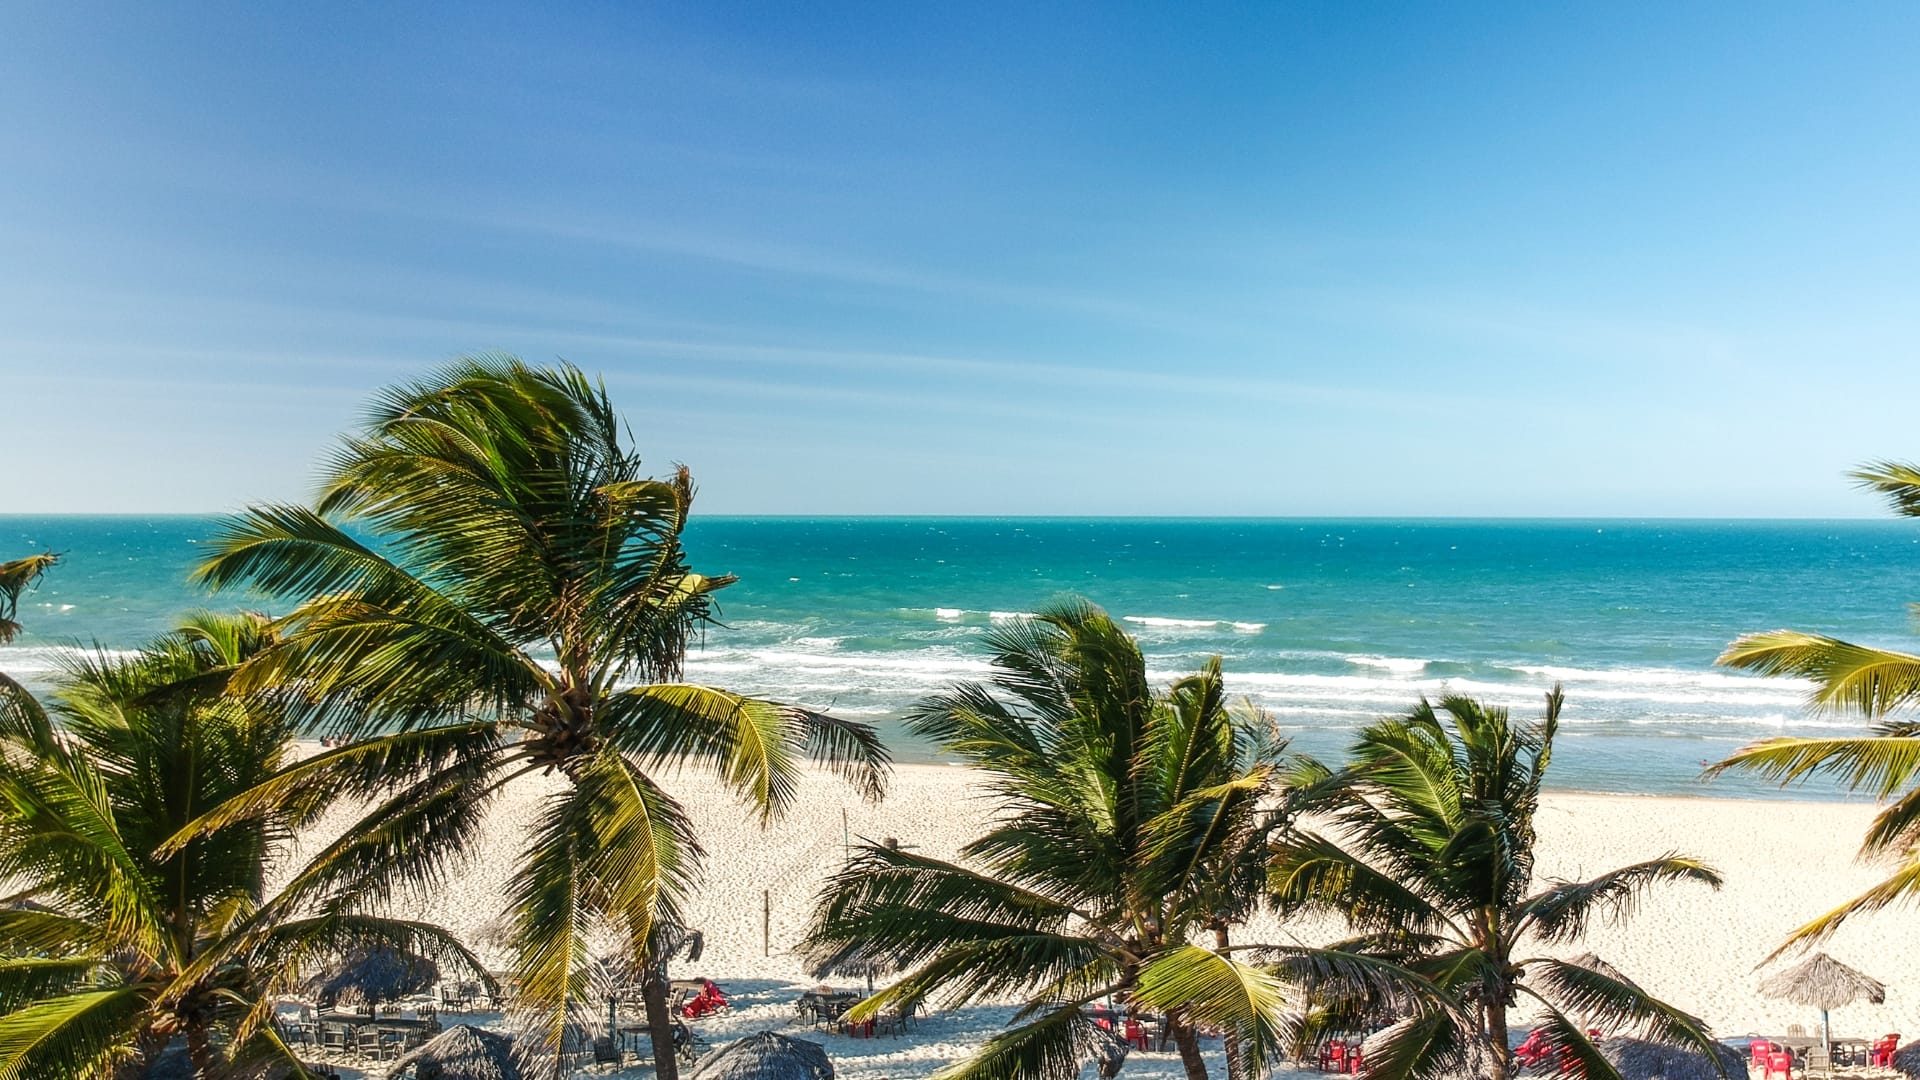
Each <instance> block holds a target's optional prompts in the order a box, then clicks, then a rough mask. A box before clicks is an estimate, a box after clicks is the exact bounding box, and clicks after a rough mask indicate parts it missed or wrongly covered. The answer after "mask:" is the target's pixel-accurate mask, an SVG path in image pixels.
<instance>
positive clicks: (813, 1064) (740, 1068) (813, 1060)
mask: <svg viewBox="0 0 1920 1080" xmlns="http://www.w3.org/2000/svg"><path fill="white" fill-rule="evenodd" d="M692 1080H833V1062H832V1061H829V1060H828V1059H827V1048H826V1047H824V1046H821V1045H820V1044H819V1043H817V1042H810V1041H808V1040H806V1039H795V1038H791V1037H789V1036H786V1035H782V1034H780V1033H779V1032H777V1031H762V1032H759V1033H757V1034H753V1035H749V1036H747V1037H746V1038H744V1039H736V1040H734V1041H733V1042H730V1043H728V1044H727V1045H726V1046H725V1047H723V1048H722V1049H720V1050H719V1051H718V1052H716V1053H713V1054H709V1055H707V1056H706V1057H705V1058H703V1059H701V1061H700V1065H699V1067H698V1068H696V1069H694V1071H693V1078H692Z"/></svg>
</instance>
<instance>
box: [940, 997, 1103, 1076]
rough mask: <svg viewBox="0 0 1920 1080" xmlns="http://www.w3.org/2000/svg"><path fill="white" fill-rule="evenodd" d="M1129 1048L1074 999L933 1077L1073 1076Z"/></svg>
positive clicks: (995, 1040)
mask: <svg viewBox="0 0 1920 1080" xmlns="http://www.w3.org/2000/svg"><path fill="white" fill-rule="evenodd" d="M1125 1053H1126V1047H1125V1046H1124V1044H1120V1043H1119V1042H1118V1040H1117V1039H1115V1038H1114V1036H1113V1034H1112V1033H1111V1032H1108V1031H1105V1030H1102V1029H1101V1028H1100V1027H1099V1026H1098V1025H1097V1024H1095V1023H1094V1022H1093V1019H1092V1018H1091V1017H1089V1016H1087V1015H1086V1014H1085V1013H1084V1012H1082V1011H1081V1010H1080V1003H1079V1002H1073V1003H1069V1004H1067V1005H1064V1006H1062V1007H1060V1008H1057V1009H1055V1010H1053V1011H1052V1012H1049V1013H1046V1014H1045V1015H1043V1016H1041V1017H1039V1018H1038V1019H1036V1020H1033V1021H1032V1022H1030V1023H1026V1024H1022V1025H1021V1026H1019V1027H1016V1028H1013V1029H1012V1030H1010V1031H1003V1032H1001V1033H999V1034H997V1035H995V1036H993V1037H992V1038H990V1039H988V1040H987V1041H986V1043H985V1044H984V1045H982V1046H981V1047H980V1049H979V1050H976V1051H975V1052H974V1053H973V1054H972V1055H970V1056H968V1057H965V1058H962V1059H960V1060H959V1061H956V1062H954V1063H952V1064H950V1065H947V1066H944V1067H942V1068H941V1069H939V1070H938V1071H936V1072H934V1074H933V1075H932V1077H931V1078H930V1080H1074V1078H1075V1077H1078V1076H1079V1075H1080V1070H1081V1069H1082V1068H1084V1067H1085V1066H1086V1064H1087V1063H1088V1062H1091V1061H1101V1060H1105V1059H1108V1058H1109V1057H1112V1056H1115V1055H1118V1056H1121V1057H1124V1056H1125Z"/></svg>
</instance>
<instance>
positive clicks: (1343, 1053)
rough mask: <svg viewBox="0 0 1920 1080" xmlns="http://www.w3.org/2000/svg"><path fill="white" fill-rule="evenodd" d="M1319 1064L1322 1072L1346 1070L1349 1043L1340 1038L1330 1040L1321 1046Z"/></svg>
mask: <svg viewBox="0 0 1920 1080" xmlns="http://www.w3.org/2000/svg"><path fill="white" fill-rule="evenodd" d="M1319 1066H1320V1071H1321V1072H1346V1071H1347V1044H1346V1043H1343V1042H1341V1041H1340V1040H1338V1039H1331V1040H1328V1042H1327V1043H1326V1045H1324V1046H1322V1047H1320V1061H1319Z"/></svg>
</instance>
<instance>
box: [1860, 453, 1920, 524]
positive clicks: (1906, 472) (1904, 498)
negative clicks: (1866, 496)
mask: <svg viewBox="0 0 1920 1080" xmlns="http://www.w3.org/2000/svg"><path fill="white" fill-rule="evenodd" d="M1847 475H1848V476H1850V477H1852V478H1853V480H1854V482H1855V483H1857V484H1859V485H1860V486H1861V487H1863V488H1866V489H1867V490H1869V491H1876V492H1879V493H1880V494H1881V495H1884V496H1886V498H1887V502H1888V504H1889V505H1891V506H1892V508H1893V512H1894V513H1896V514H1898V515H1900V516H1901V517H1920V466H1915V465H1913V464H1910V463H1907V462H1900V461H1876V462H1873V463H1872V464H1868V465H1863V466H1861V467H1860V468H1858V469H1855V470H1854V471H1853V472H1851V473H1848V474H1847Z"/></svg>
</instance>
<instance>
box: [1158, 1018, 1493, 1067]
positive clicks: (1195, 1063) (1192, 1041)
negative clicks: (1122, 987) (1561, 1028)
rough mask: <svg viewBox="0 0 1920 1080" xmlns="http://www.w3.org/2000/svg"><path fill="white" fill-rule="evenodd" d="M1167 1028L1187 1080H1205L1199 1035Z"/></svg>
mask: <svg viewBox="0 0 1920 1080" xmlns="http://www.w3.org/2000/svg"><path fill="white" fill-rule="evenodd" d="M1167 1027H1168V1028H1169V1029H1171V1030H1172V1032H1173V1045H1174V1047H1175V1048H1176V1049H1178V1050H1179V1051H1180V1064H1181V1065H1182V1066H1183V1067H1184V1068H1185V1069H1186V1070H1187V1080H1207V1059H1206V1058H1203V1057H1201V1056H1200V1034H1199V1033H1198V1032H1196V1031H1194V1030H1193V1025H1191V1024H1189V1023H1187V1022H1186V1021H1185V1020H1182V1019H1179V1018H1177V1017H1173V1016H1169V1017H1167ZM1497 1080H1505V1078H1504V1077H1500V1078H1497Z"/></svg>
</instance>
